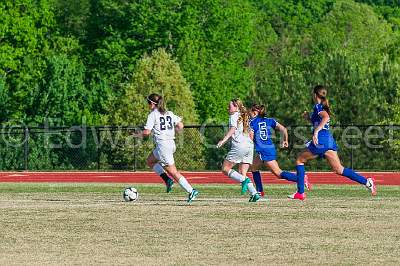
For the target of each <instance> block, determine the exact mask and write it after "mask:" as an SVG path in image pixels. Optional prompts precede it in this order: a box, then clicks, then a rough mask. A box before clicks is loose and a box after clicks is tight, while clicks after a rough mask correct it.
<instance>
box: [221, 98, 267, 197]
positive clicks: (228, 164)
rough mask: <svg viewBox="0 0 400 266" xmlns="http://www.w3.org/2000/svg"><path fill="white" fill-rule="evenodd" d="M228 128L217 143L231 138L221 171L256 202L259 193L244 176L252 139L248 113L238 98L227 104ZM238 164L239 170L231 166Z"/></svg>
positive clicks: (251, 152)
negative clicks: (238, 184)
mask: <svg viewBox="0 0 400 266" xmlns="http://www.w3.org/2000/svg"><path fill="white" fill-rule="evenodd" d="M228 112H229V130H228V132H227V133H226V134H225V136H224V138H223V139H222V140H220V141H219V142H218V144H217V148H220V147H221V146H222V145H224V144H225V143H226V142H227V141H228V140H229V139H231V149H230V151H229V152H228V154H227V156H226V158H225V160H224V162H223V165H222V172H223V173H224V174H225V175H227V176H229V177H230V178H231V179H233V180H234V181H237V182H239V183H241V185H242V194H244V193H246V191H247V190H249V192H250V195H251V196H250V200H249V201H250V202H256V201H258V200H259V199H260V195H259V194H258V193H257V191H256V189H255V188H254V185H253V183H252V182H251V180H250V178H248V177H247V176H246V174H247V171H248V170H249V167H250V165H251V164H252V162H253V149H254V147H253V146H254V145H253V141H252V140H251V138H250V136H249V133H250V132H249V115H248V112H247V110H246V108H245V107H244V106H243V103H242V102H241V101H240V100H239V99H233V100H231V101H230V102H229V105H228ZM236 164H239V172H237V171H235V170H234V169H233V167H234V166H235V165H236Z"/></svg>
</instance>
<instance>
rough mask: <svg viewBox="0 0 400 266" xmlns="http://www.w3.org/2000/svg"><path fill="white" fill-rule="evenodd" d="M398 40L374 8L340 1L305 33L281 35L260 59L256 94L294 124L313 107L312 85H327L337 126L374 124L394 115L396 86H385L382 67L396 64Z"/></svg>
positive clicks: (271, 108) (278, 114) (280, 117)
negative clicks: (311, 105) (384, 117)
mask: <svg viewBox="0 0 400 266" xmlns="http://www.w3.org/2000/svg"><path fill="white" fill-rule="evenodd" d="M396 41H397V40H396V39H393V32H392V29H391V27H390V25H389V24H388V23H387V22H385V21H384V20H380V19H379V17H378V16H377V15H375V14H374V12H373V10H372V8H370V7H368V6H366V5H361V4H356V3H353V2H350V1H338V2H337V3H335V5H334V6H333V8H332V10H331V11H330V12H329V13H327V14H326V15H325V16H324V17H323V18H320V22H319V23H316V24H314V25H313V26H312V27H311V28H310V29H309V30H306V31H305V32H304V33H302V34H301V35H298V34H295V33H291V34H289V35H286V36H281V37H280V38H279V40H278V41H277V42H276V43H274V44H273V45H270V46H269V47H270V50H269V54H268V55H267V56H266V57H264V58H261V60H258V61H257V60H256V69H257V77H258V76H261V75H262V78H260V79H261V80H262V81H264V82H262V83H261V84H260V85H261V86H258V87H257V90H256V91H255V93H254V94H256V96H257V95H258V97H261V99H262V98H263V97H262V96H263V95H264V96H265V97H264V98H265V99H271V100H266V102H267V103H268V104H269V105H268V107H267V108H268V110H269V111H270V112H271V115H272V116H277V117H278V118H279V119H282V120H283V121H284V122H285V123H288V124H295V123H299V122H300V123H302V121H301V120H300V115H301V113H302V111H303V110H307V109H309V108H310V103H311V94H310V91H311V89H312V87H313V86H315V85H317V84H325V85H327V86H328V88H329V89H330V94H329V98H330V99H331V100H332V101H331V103H332V105H333V109H334V113H335V121H336V122H338V123H342V124H349V123H355V124H368V123H376V122H377V121H379V117H382V114H385V116H390V115H391V111H390V108H389V105H390V103H391V101H392V95H393V93H394V91H393V89H395V88H393V87H387V86H384V84H383V83H382V81H383V80H384V77H385V76H384V75H387V73H386V74H385V73H383V72H384V71H383V66H384V65H388V64H389V65H390V64H392V59H391V55H392V54H393V53H395V51H394V50H393V49H394V48H393V47H395V45H394V44H395V43H396ZM271 62H272V63H271ZM257 64H260V65H261V67H258V66H257ZM264 66H265V69H267V71H263V67H264ZM266 81H269V82H268V83H267V82H266ZM276 103H284V104H276ZM372 106H373V108H372V110H369V111H368V112H366V111H365V110H366V109H369V108H371V107H372Z"/></svg>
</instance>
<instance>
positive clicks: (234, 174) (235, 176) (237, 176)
mask: <svg viewBox="0 0 400 266" xmlns="http://www.w3.org/2000/svg"><path fill="white" fill-rule="evenodd" d="M228 176H229V177H230V178H231V179H233V180H235V181H237V182H239V183H242V182H243V181H244V180H245V177H244V176H242V175H241V174H239V173H238V172H236V171H235V170H233V169H231V170H229V172H228Z"/></svg>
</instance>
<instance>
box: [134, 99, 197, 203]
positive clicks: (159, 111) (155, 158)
mask: <svg viewBox="0 0 400 266" xmlns="http://www.w3.org/2000/svg"><path fill="white" fill-rule="evenodd" d="M147 103H148V105H149V109H150V110H151V112H150V114H149V115H148V116H147V122H146V125H145V126H144V130H143V131H142V132H140V133H135V134H134V136H135V137H143V136H149V135H150V134H151V133H153V140H154V143H155V144H156V148H155V149H154V150H153V152H151V153H150V155H149V156H148V158H147V165H148V166H149V167H150V168H153V170H154V171H155V172H156V173H157V174H159V175H160V176H161V177H163V176H164V177H167V178H169V177H168V175H167V174H166V173H165V171H164V169H165V170H166V171H167V173H168V174H169V175H170V176H172V177H173V178H174V179H175V180H176V182H178V183H179V185H180V186H181V187H182V188H183V189H184V190H185V191H186V192H187V193H188V198H187V202H189V203H190V202H191V201H192V200H194V199H195V198H196V197H197V195H198V194H199V192H198V191H197V190H196V189H194V188H192V186H191V185H190V184H189V182H188V181H187V180H186V178H185V177H184V176H183V175H182V174H181V173H180V172H179V171H178V170H177V169H176V166H175V161H174V153H175V149H176V147H175V131H178V132H179V131H182V130H183V123H182V118H180V117H179V116H176V115H175V114H174V113H172V112H171V111H167V110H166V109H165V107H164V101H163V98H162V97H161V96H160V95H158V94H155V93H153V94H150V95H149V96H148V97H147ZM164 177H163V179H164ZM164 180H167V181H166V185H167V192H169V190H170V189H171V187H172V184H173V182H172V183H171V182H170V181H168V179H164ZM171 181H172V180H171Z"/></svg>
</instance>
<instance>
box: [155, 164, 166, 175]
mask: <svg viewBox="0 0 400 266" xmlns="http://www.w3.org/2000/svg"><path fill="white" fill-rule="evenodd" d="M153 171H154V172H156V173H157V174H158V175H162V174H164V173H165V171H164V168H162V166H161V165H160V164H159V163H156V164H155V165H154V166H153Z"/></svg>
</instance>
